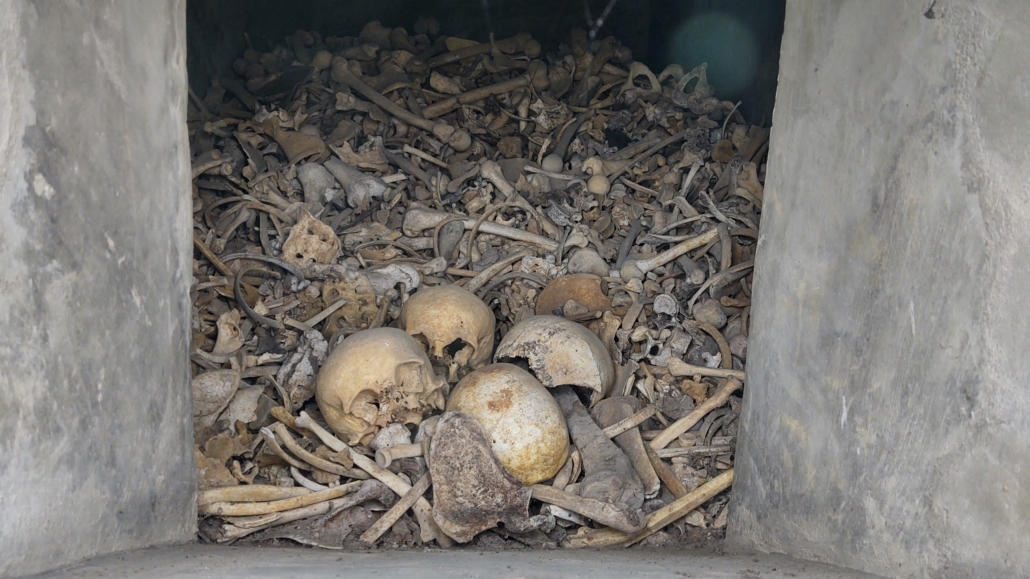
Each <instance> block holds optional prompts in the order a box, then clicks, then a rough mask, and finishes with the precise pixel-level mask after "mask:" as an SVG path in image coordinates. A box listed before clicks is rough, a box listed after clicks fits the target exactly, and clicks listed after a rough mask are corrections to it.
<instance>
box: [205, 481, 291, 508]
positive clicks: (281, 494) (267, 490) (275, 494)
mask: <svg viewBox="0 0 1030 579" xmlns="http://www.w3.org/2000/svg"><path fill="white" fill-rule="evenodd" d="M307 494H311V491H309V490H308V489H305V488H301V487H280V486H276V485H245V486H238V487H221V488H217V489H207V490H203V491H200V492H198V493H197V506H198V507H202V506H206V505H210V504H211V503H258V502H265V501H278V500H282V499H292V498H294V497H299V496H302V495H307Z"/></svg>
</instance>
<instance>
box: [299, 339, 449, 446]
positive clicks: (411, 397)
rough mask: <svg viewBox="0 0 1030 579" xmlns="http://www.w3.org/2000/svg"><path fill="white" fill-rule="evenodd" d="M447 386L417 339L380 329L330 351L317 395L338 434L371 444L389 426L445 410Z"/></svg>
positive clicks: (326, 416)
mask: <svg viewBox="0 0 1030 579" xmlns="http://www.w3.org/2000/svg"><path fill="white" fill-rule="evenodd" d="M444 386H446V383H445V382H444V381H443V380H442V379H441V378H439V377H438V376H437V375H436V374H435V373H434V372H433V368H432V366H431V365H430V363H429V358H427V357H426V354H425V352H423V351H422V348H421V347H420V346H419V343H418V342H417V341H415V339H414V338H412V337H411V336H409V335H408V334H407V333H405V332H404V331H403V330H398V329H396V328H376V329H372V330H362V331H360V332H357V333H355V334H353V335H351V336H348V337H347V338H346V339H344V340H343V341H342V342H340V343H339V345H337V346H336V348H335V349H334V350H333V351H332V352H331V353H330V354H329V357H328V358H327V359H326V361H325V364H323V365H322V369H321V370H320V371H319V373H318V379H317V381H316V384H315V399H316V400H317V401H318V408H319V410H321V411H322V416H324V417H325V421H326V423H328V424H329V427H330V428H332V429H333V431H334V432H336V434H338V435H340V436H341V437H343V438H344V439H345V440H347V442H348V444H363V445H367V444H368V443H369V442H371V440H372V438H373V437H374V436H375V434H376V433H377V432H378V431H379V430H380V429H381V428H383V427H385V426H386V425H388V424H391V423H394V422H399V423H403V424H418V423H419V422H421V421H422V415H423V413H424V412H426V411H427V410H431V409H434V408H436V409H442V408H443V406H444V395H445V390H444Z"/></svg>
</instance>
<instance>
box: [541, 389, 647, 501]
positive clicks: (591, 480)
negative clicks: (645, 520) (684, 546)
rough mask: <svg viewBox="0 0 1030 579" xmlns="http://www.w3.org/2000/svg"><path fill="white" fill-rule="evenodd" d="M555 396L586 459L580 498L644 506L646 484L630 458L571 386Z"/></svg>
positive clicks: (557, 390)
mask: <svg viewBox="0 0 1030 579" xmlns="http://www.w3.org/2000/svg"><path fill="white" fill-rule="evenodd" d="M552 393H553V394H554V399H555V400H557V401H558V405H559V406H560V407H561V409H562V412H563V413H564V414H565V421H566V423H567V424H568V425H569V435H570V436H571V437H572V442H573V443H574V444H575V445H576V448H577V449H579V453H580V455H581V456H582V458H583V475H584V476H583V481H582V482H581V483H580V485H579V488H580V492H579V494H580V496H582V497H583V498H587V499H594V500H597V501H601V502H602V503H611V504H617V503H621V504H623V505H625V506H626V507H627V508H629V509H631V510H636V509H639V508H640V507H641V506H642V505H643V504H644V485H643V484H642V483H641V482H640V477H639V476H638V475H637V472H636V470H634V469H633V465H632V463H631V462H630V460H629V458H628V457H627V456H626V455H625V453H623V452H622V449H620V448H619V447H618V446H616V445H615V443H614V442H612V441H611V440H610V439H609V438H608V437H607V436H606V435H605V434H604V432H603V431H602V430H601V427H600V426H598V425H597V423H596V422H594V419H593V418H591V417H590V414H589V413H588V412H587V409H586V408H585V407H584V406H583V404H582V403H581V402H580V401H579V396H577V395H576V393H575V391H573V390H572V388H571V387H568V386H562V387H559V388H555V389H554V390H552ZM559 506H561V505H559Z"/></svg>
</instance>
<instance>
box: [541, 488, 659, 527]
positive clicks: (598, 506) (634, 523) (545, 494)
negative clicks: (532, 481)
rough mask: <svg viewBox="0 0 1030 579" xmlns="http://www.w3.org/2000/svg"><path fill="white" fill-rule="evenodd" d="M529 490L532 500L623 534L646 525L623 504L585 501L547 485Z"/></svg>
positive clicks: (640, 515)
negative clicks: (572, 513) (566, 511)
mask: <svg viewBox="0 0 1030 579" xmlns="http://www.w3.org/2000/svg"><path fill="white" fill-rule="evenodd" d="M530 488H531V489H532V490H533V498H534V499H536V500H538V501H540V502H542V503H547V504H549V505H554V506H556V507H561V508H563V509H566V510H569V511H572V512H574V513H578V514H580V515H583V516H584V517H586V518H588V519H590V520H592V521H594V522H597V523H600V524H602V525H605V526H606V527H611V528H613V529H618V530H619V531H622V532H624V533H635V532H637V531H639V530H640V529H643V528H644V525H645V524H646V521H645V519H644V516H643V513H641V512H640V511H639V510H635V509H630V508H628V507H626V505H623V504H617V505H613V504H611V503H602V502H601V501H596V500H594V499H585V498H583V497H580V496H577V495H574V494H572V493H569V492H565V491H562V490H558V489H556V488H554V487H551V486H547V485H541V484H536V485H533V486H532V487H530Z"/></svg>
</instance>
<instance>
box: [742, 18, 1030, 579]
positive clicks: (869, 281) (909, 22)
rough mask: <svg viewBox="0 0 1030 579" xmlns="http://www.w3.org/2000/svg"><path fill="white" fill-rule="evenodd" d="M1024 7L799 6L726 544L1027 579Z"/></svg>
mask: <svg viewBox="0 0 1030 579" xmlns="http://www.w3.org/2000/svg"><path fill="white" fill-rule="evenodd" d="M1028 61H1030V4H1028V3H1027V2H1025V1H1023V0H983V1H980V2H975V3H974V2H965V1H959V0H936V1H934V0H826V1H824V2H808V1H805V0H791V1H789V2H788V8H787V19H786V26H785V33H784V38H783V53H782V58H781V61H780V78H779V87H780V88H779V92H778V94H777V101H776V109H775V113H774V117H773V133H772V142H771V147H770V158H769V165H768V167H769V170H768V180H767V183H766V195H765V203H764V211H763V222H762V234H761V239H760V241H759V250H758V255H757V264H756V275H755V283H754V288H755V294H754V302H753V307H754V309H753V313H754V315H753V325H752V330H753V333H752V335H751V339H752V341H751V346H750V348H749V352H748V367H747V370H748V377H747V378H748V387H747V393H746V395H745V401H744V411H743V415H742V418H741V423H742V431H741V437H740V445H739V447H738V450H737V479H736V481H735V482H734V489H733V503H732V504H731V511H730V513H731V515H730V523H729V527H728V528H729V537H730V541H731V542H733V543H735V544H737V545H743V546H749V547H756V548H759V549H762V550H766V551H773V552H781V553H788V554H791V555H794V556H797V557H802V558H806V559H813V560H819V561H827V562H832V563H835V564H839V565H844V566H848V567H853V568H857V569H863V570H866V571H870V572H874V573H878V574H883V575H887V576H891V577H935V578H936V577H947V578H965V577H985V578H986V577H1026V576H1030V479H1028V478H1027V477H1028V475H1030V453H1027V446H1028V444H1030V390H1028V389H1027V387H1026V386H1027V384H1028V383H1030V356H1028V355H1027V352H1028V350H1030V333H1028V332H1027V331H1026V325H1025V322H1026V320H1027V313H1026V307H1027V303H1028V301H1027V297H1028V292H1030V260H1027V259H1026V253H1025V252H1026V248H1027V247H1030V188H1028V187H1027V177H1026V168H1027V167H1028V166H1030V144H1028V141H1027V140H1026V135H1027V134H1030V115H1027V111H1030V90H1028V83H1030V80H1028V76H1027V73H1026V67H1025V63H1026V62H1028Z"/></svg>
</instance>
